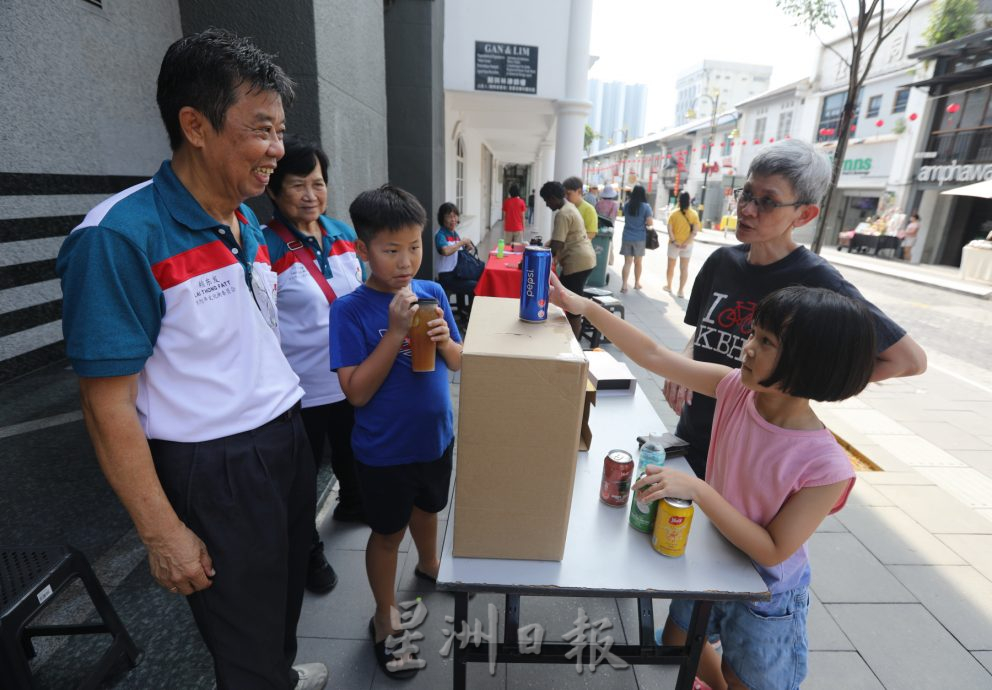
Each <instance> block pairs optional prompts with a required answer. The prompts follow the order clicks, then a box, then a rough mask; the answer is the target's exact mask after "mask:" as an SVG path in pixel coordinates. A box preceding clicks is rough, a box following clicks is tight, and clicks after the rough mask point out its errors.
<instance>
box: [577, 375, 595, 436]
mask: <svg viewBox="0 0 992 690" xmlns="http://www.w3.org/2000/svg"><path fill="white" fill-rule="evenodd" d="M595 404H596V386H594V385H592V381H590V380H589V379H586V399H585V402H584V403H583V405H582V425H581V427H579V428H580V431H579V450H589V448H590V447H591V446H592V427H590V426H589V413H590V412H592V406H593V405H595Z"/></svg>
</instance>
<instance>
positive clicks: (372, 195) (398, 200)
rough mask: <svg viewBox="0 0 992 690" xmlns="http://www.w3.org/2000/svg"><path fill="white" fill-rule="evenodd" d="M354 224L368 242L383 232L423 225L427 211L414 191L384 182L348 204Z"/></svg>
mask: <svg viewBox="0 0 992 690" xmlns="http://www.w3.org/2000/svg"><path fill="white" fill-rule="evenodd" d="M348 213H350V214H351V224H352V225H354V226H355V232H356V233H358V239H360V240H361V241H362V242H364V243H365V244H368V243H369V242H371V241H372V238H373V237H375V236H376V235H377V234H379V233H380V232H384V231H387V230H388V231H390V232H396V231H397V230H402V229H403V228H406V227H409V226H411V225H416V226H417V227H420V228H423V227H424V224H425V223H426V222H427V212H426V211H424V207H423V206H421V205H420V202H419V201H417V198H416V197H415V196H413V194H411V193H410V192H408V191H406V190H403V189H400V188H399V187H394V186H393V185H391V184H384V185H382V186H381V187H379V188H378V189H370V190H368V191H367V192H362V193H361V194H359V195H358V196H356V197H355V200H354V201H352V202H351V206H349V207H348Z"/></svg>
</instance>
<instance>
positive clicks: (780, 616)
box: [551, 276, 875, 690]
mask: <svg viewBox="0 0 992 690" xmlns="http://www.w3.org/2000/svg"><path fill="white" fill-rule="evenodd" d="M551 281H552V289H551V301H552V302H553V303H555V304H557V305H558V306H560V307H562V308H563V309H566V310H567V311H570V312H572V313H576V314H582V315H583V316H585V317H586V318H587V319H588V320H589V321H590V322H592V324H593V325H594V326H595V327H596V328H597V329H599V330H600V331H601V332H602V333H603V335H604V336H606V337H607V338H609V339H610V341H612V342H613V343H614V344H615V345H616V346H617V347H619V348H620V349H621V350H623V351H624V352H625V353H626V354H627V355H628V356H630V358H631V359H633V360H634V361H635V362H636V363H637V364H639V365H640V366H642V367H644V368H646V369H649V370H650V371H653V372H655V373H658V374H661V375H662V376H665V377H666V378H668V379H670V380H674V381H677V382H678V383H680V384H682V385H684V386H686V387H688V388H691V389H692V390H694V391H697V392H699V393H702V394H704V395H709V396H711V397H715V398H716V401H717V402H716V413H715V416H714V422H713V440H712V442H711V444H710V450H709V457H708V459H707V466H706V481H705V482H704V481H702V480H700V479H699V478H697V477H696V476H694V475H692V474H686V473H684V472H680V471H678V470H674V469H672V468H668V467H665V468H658V467H656V466H653V465H652V466H649V467H648V474H647V475H646V476H645V477H643V478H641V479H640V480H639V481H638V482H636V483H635V484H634V487H633V488H634V489H635V490H637V491H640V495H639V498H640V500H643V501H651V500H658V499H661V498H664V497H678V498H687V499H690V500H692V501H694V502H695V504H696V505H697V506H698V507H699V509H700V510H702V511H703V512H704V513H706V515H707V517H708V518H709V519H710V521H711V522H712V523H713V524H714V525H715V526H716V527H717V529H719V530H720V532H721V533H722V534H723V535H724V536H725V537H726V538H727V539H728V540H730V541H731V542H732V543H733V544H734V545H735V546H737V548H739V549H741V551H743V552H744V553H746V554H747V555H748V556H749V557H750V558H751V560H752V561H753V562H754V565H755V567H756V568H757V569H758V572H759V573H760V574H761V576H762V578H763V579H764V581H765V584H766V585H767V586H768V589H769V592H771V595H772V598H771V601H769V602H741V601H720V602H716V603H715V604H714V605H713V609H712V613H711V614H710V621H709V628H708V630H707V633H708V635H709V638H710V640H713V639H715V638H716V637H719V638H720V640H721V642H722V646H723V657H722V660H721V658H720V656H719V655H718V654H717V652H716V651H715V650H714V648H713V647H712V645H711V644H709V643H707V644H706V645H705V647H704V650H703V654H702V657H701V658H700V664H699V677H700V678H701V679H702V680H704V681H705V682H706V683H708V684H709V685H710V686H711V687H712V688H713V689H714V690H723V689H725V688H727V687H728V686H729V687H744V686H746V687H748V688H756V689H757V688H774V689H776V690H785V689H788V688H798V687H799V685H800V683H801V682H802V680H803V678H805V676H806V668H807V662H806V658H807V652H808V650H807V643H806V614H807V611H808V609H809V592H808V589H807V587H808V585H809V582H810V566H809V559H808V557H807V553H806V541H807V540H808V539H809V537H810V535H812V534H813V532H814V531H816V528H817V527H818V526H819V525H820V523H821V522H822V521H823V519H824V518H825V517H827V516H828V515H831V514H833V513H835V512H837V511H838V510H840V509H841V508H842V507H843V506H844V503H845V502H846V500H847V496H848V494H849V493H850V491H851V488H852V487H853V485H854V477H855V475H854V470H853V468H852V467H851V463H850V461H849V460H848V458H847V455H846V453H845V452H844V450H843V449H842V448H841V447H840V446H839V445H838V444H837V441H836V440H835V439H834V437H833V435H832V434H831V433H830V431H829V430H827V429H826V428H825V427H824V426H823V424H822V422H820V420H819V419H817V417H816V415H815V414H814V412H813V410H812V409H811V408H810V404H809V402H810V400H811V399H813V400H821V401H825V400H844V399H846V398H849V397H851V396H854V395H857V394H858V393H860V392H861V391H862V390H863V389H864V387H865V386H866V385H867V384H868V379H869V377H870V376H871V372H872V368H873V366H874V362H875V329H874V321H873V319H872V316H871V313H870V312H869V311H868V309H867V308H866V307H865V306H864V305H863V304H862V303H860V302H856V301H854V300H851V299H849V298H847V297H844V296H842V295H840V294H838V293H836V292H832V291H830V290H825V289H822V288H807V287H788V288H784V289H781V290H778V291H776V292H773V293H771V294H770V295H768V296H767V297H765V298H764V299H762V300H761V302H759V304H758V307H757V309H756V310H755V312H754V325H753V331H752V333H751V336H750V338H749V339H748V341H747V343H745V345H744V348H743V356H744V359H743V366H742V367H741V368H740V369H731V368H730V367H727V366H724V365H720V364H713V363H709V362H696V361H693V360H691V359H688V358H687V357H684V356H682V355H681V354H677V353H674V352H671V351H669V350H667V349H665V348H663V347H661V346H659V345H658V344H656V343H655V342H654V341H653V340H652V339H651V338H650V337H649V336H647V335H645V334H644V333H642V332H641V331H639V330H638V329H637V328H636V327H634V326H632V325H630V324H629V323H627V322H626V321H623V320H621V319H619V318H617V317H616V316H614V315H613V314H610V313H609V312H607V311H606V310H605V309H603V308H602V307H601V306H599V305H597V304H595V303H594V302H592V301H591V300H588V299H585V298H582V297H579V296H577V295H575V294H573V293H571V292H569V291H568V290H566V289H564V288H563V287H562V286H561V283H560V282H558V280H557V278H556V277H555V276H551ZM693 603H694V602H692V601H686V600H675V601H673V602H672V605H671V608H670V610H669V616H668V620H667V621H666V623H665V627H664V631H663V634H662V640H663V641H664V643H665V644H669V645H684V644H685V641H686V632H685V631H686V630H687V629H688V625H689V617H690V615H691V613H692V607H693Z"/></svg>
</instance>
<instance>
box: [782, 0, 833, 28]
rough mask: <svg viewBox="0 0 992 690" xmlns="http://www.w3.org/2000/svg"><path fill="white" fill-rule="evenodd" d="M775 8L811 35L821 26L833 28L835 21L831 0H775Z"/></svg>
mask: <svg viewBox="0 0 992 690" xmlns="http://www.w3.org/2000/svg"><path fill="white" fill-rule="evenodd" d="M775 6H776V7H778V8H779V9H780V10H782V11H783V12H785V13H786V14H787V15H789V16H790V17H793V18H795V20H796V23H797V24H798V25H799V26H804V27H806V29H807V30H808V31H810V32H811V33H812V32H813V31H816V29H817V28H819V27H821V26H833V25H834V20H836V19H837V5H836V3H834V1H833V0H775Z"/></svg>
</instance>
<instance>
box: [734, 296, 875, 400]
mask: <svg viewBox="0 0 992 690" xmlns="http://www.w3.org/2000/svg"><path fill="white" fill-rule="evenodd" d="M754 323H755V325H757V326H760V327H761V328H762V329H764V330H766V331H769V332H771V333H774V334H775V336H776V337H777V338H778V340H779V356H778V363H777V364H776V365H775V371H773V372H772V374H771V376H769V377H768V378H767V379H765V380H764V381H761V382H760V383H761V385H762V386H766V387H771V386H773V385H775V384H778V387H779V389H780V390H781V391H782V392H783V393H786V394H788V395H792V396H795V397H797V398H808V399H810V400H819V401H821V402H826V401H835V400H846V399H847V398H850V397H852V396H855V395H857V394H858V393H860V392H861V391H863V390H864V388H865V386H867V385H868V380H869V378H870V377H871V372H872V370H873V369H874V368H875V320H874V317H872V314H871V312H870V311H869V310H868V307H867V306H865V304H864V303H863V302H859V301H857V300H853V299H851V298H849V297H846V296H844V295H841V294H840V293H837V292H833V291H832V290H826V289H824V288H813V287H801V286H794V287H787V288H782V289H781V290H776V291H775V292H773V293H771V294H770V295H768V296H766V297H765V298H764V299H762V300H761V301H760V302H759V303H758V306H757V308H756V309H755V311H754Z"/></svg>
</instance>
